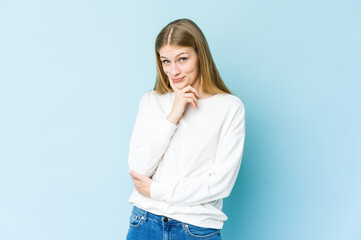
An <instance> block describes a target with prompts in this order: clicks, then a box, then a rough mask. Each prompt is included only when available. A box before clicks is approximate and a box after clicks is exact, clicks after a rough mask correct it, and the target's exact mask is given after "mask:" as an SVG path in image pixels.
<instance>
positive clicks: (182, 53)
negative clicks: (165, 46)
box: [160, 52, 188, 58]
mask: <svg viewBox="0 0 361 240" xmlns="http://www.w3.org/2000/svg"><path fill="white" fill-rule="evenodd" d="M184 53H186V54H188V53H187V52H182V53H180V54H178V55H177V56H176V57H178V56H179V55H182V54H184ZM160 58H166V57H164V56H160Z"/></svg>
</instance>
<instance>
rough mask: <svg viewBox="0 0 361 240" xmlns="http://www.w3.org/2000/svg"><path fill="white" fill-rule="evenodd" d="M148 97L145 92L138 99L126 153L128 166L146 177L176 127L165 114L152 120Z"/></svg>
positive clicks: (154, 165) (157, 161)
mask: <svg viewBox="0 0 361 240" xmlns="http://www.w3.org/2000/svg"><path fill="white" fill-rule="evenodd" d="M149 97H150V92H147V93H146V94H144V95H143V97H142V98H141V100H140V104H139V107H138V113H137V117H136V120H135V124H134V127H133V132H132V135H131V138H130V144H129V155H128V165H129V168H130V169H132V170H134V171H136V172H138V173H141V174H144V175H146V176H147V177H151V176H152V175H153V174H154V172H155V169H156V168H157V166H158V164H159V162H160V160H161V159H162V156H163V154H164V153H165V151H166V150H167V148H168V145H169V142H170V140H171V138H172V136H173V134H174V132H175V130H176V129H177V125H176V124H174V123H173V122H171V121H170V120H168V118H167V116H164V117H158V118H157V119H155V120H154V121H153V120H152V117H151V108H150V105H149V104H150V102H149V100H150V99H149Z"/></svg>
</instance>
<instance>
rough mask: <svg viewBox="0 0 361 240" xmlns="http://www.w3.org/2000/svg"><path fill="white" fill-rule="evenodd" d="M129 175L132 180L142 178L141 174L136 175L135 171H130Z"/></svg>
mask: <svg viewBox="0 0 361 240" xmlns="http://www.w3.org/2000/svg"><path fill="white" fill-rule="evenodd" d="M129 173H130V175H131V176H132V177H133V178H135V179H141V178H142V176H143V175H142V174H140V173H138V172H136V171H134V170H130V172H129Z"/></svg>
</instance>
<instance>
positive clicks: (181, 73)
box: [159, 45, 200, 89]
mask: <svg viewBox="0 0 361 240" xmlns="http://www.w3.org/2000/svg"><path fill="white" fill-rule="evenodd" d="M159 55H160V60H161V61H162V66H163V71H164V72H165V73H166V74H167V76H168V79H169V81H172V80H173V83H174V84H175V85H176V87H177V88H178V89H182V88H184V87H186V86H187V85H191V86H192V87H195V88H198V85H199V83H200V80H199V78H200V74H199V63H198V55H197V52H196V51H195V50H194V49H193V48H191V47H180V46H174V45H166V46H163V47H161V48H160V49H159Z"/></svg>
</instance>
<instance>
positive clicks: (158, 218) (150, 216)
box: [133, 205, 187, 226]
mask: <svg viewBox="0 0 361 240" xmlns="http://www.w3.org/2000/svg"><path fill="white" fill-rule="evenodd" d="M133 211H134V212H135V213H136V214H137V215H139V217H141V218H142V219H143V220H144V221H147V219H152V220H155V221H157V222H160V223H167V224H172V225H178V224H181V225H182V226H183V225H187V223H184V222H181V221H178V220H176V219H173V218H170V217H167V216H164V215H157V214H154V213H151V212H148V211H146V210H143V209H141V208H139V207H137V206H135V205H133Z"/></svg>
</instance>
